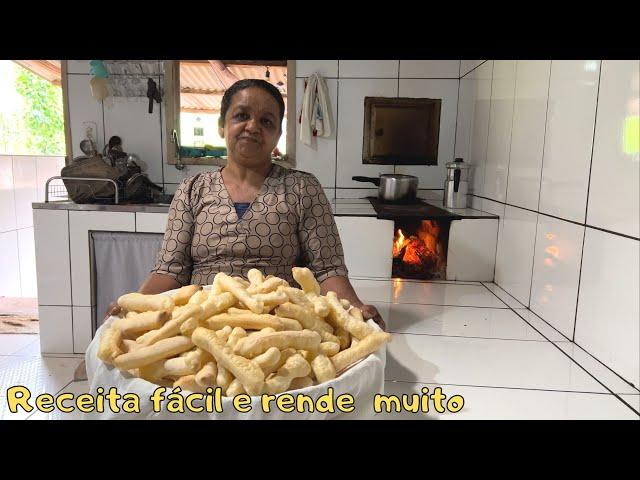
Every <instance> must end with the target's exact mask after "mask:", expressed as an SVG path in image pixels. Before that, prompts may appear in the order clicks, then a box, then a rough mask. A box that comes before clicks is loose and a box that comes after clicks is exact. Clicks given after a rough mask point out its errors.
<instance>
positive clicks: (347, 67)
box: [338, 60, 400, 78]
mask: <svg viewBox="0 0 640 480" xmlns="http://www.w3.org/2000/svg"><path fill="white" fill-rule="evenodd" d="M399 63H400V62H399V61H398V60H340V61H339V63H338V73H339V75H340V78H398V64H399Z"/></svg>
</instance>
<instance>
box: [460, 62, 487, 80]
mask: <svg viewBox="0 0 640 480" xmlns="http://www.w3.org/2000/svg"><path fill="white" fill-rule="evenodd" d="M484 61H485V60H460V76H461V77H464V76H465V75H466V74H467V73H469V72H470V71H471V70H473V69H474V68H476V67H477V66H478V65H480V64H482V62H484Z"/></svg>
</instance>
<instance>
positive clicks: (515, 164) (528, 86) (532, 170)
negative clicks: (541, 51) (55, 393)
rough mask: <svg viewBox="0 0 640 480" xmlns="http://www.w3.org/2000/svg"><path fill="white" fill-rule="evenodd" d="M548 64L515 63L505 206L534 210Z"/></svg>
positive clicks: (545, 112)
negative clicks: (510, 205)
mask: <svg viewBox="0 0 640 480" xmlns="http://www.w3.org/2000/svg"><path fill="white" fill-rule="evenodd" d="M550 71H551V61H550V60H519V61H518V64H517V74H516V90H515V103H514V107H513V127H512V132H511V153H510V155H509V180H508V188H507V202H508V203H510V204H512V205H517V206H519V207H524V208H528V209H530V210H537V209H538V197H539V193H540V173H541V170H542V150H543V147H544V131H545V125H546V117H547V94H548V91H549V73H550Z"/></svg>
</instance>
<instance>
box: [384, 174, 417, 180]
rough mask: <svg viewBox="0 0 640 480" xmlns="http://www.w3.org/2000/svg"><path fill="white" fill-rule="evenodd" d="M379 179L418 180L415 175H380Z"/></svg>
mask: <svg viewBox="0 0 640 480" xmlns="http://www.w3.org/2000/svg"><path fill="white" fill-rule="evenodd" d="M380 178H395V179H397V180H403V179H404V180H411V179H416V180H417V179H418V177H416V176H415V175H404V174H402V173H382V174H380Z"/></svg>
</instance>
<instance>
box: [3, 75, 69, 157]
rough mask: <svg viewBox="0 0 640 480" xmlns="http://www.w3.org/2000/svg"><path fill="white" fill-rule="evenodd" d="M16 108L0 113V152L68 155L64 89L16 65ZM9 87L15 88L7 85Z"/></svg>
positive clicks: (14, 85)
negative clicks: (66, 153) (65, 137)
mask: <svg viewBox="0 0 640 480" xmlns="http://www.w3.org/2000/svg"><path fill="white" fill-rule="evenodd" d="M13 68H14V73H15V75H14V82H13V90H14V91H13V92H10V93H12V94H13V93H14V92H15V93H17V94H18V95H19V97H21V101H20V102H19V103H18V104H16V109H15V110H13V111H11V112H7V111H4V112H0V152H2V153H5V154H9V155H11V154H14V155H60V156H62V155H65V139H64V114H63V110H62V89H61V88H60V87H57V86H55V85H53V84H52V83H49V82H48V81H46V80H44V79H43V78H41V77H39V76H37V75H35V74H34V73H32V72H30V71H29V70H27V69H25V68H22V67H21V66H19V65H17V64H13ZM4 85H5V88H11V85H10V84H7V83H5V84H4Z"/></svg>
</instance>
